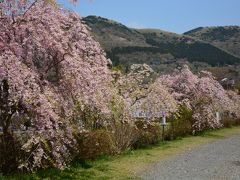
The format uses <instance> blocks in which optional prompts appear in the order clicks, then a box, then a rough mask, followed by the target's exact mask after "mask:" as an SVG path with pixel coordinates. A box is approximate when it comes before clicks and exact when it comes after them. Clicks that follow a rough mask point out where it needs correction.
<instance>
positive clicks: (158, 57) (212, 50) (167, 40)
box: [84, 16, 240, 72]
mask: <svg viewBox="0 0 240 180" xmlns="http://www.w3.org/2000/svg"><path fill="white" fill-rule="evenodd" d="M84 21H85V23H86V24H87V25H88V26H89V27H90V28H91V31H92V33H93V35H94V36H95V38H96V39H97V40H98V41H99V42H100V44H101V45H102V46H103V48H104V49H105V50H106V52H107V55H108V57H109V58H110V59H111V60H112V61H113V64H114V65H122V66H123V67H124V68H125V69H126V70H127V69H128V67H129V65H131V64H133V63H147V64H149V65H151V66H152V68H153V69H155V70H156V71H158V72H161V71H164V72H166V71H171V70H172V69H173V68H176V67H177V66H178V65H179V64H182V63H190V65H193V66H194V67H196V68H199V67H200V68H202V67H208V66H225V65H235V64H239V63H240V59H239V58H238V57H236V56H234V55H232V54H230V53H228V52H226V51H225V50H223V49H221V48H218V47H216V46H214V45H212V44H211V43H208V42H205V41H203V40H198V38H196V37H191V36H190V35H188V33H187V35H180V34H175V33H170V32H165V31H162V30H158V29H131V28H128V27H126V26H124V25H122V24H120V23H118V22H115V21H112V20H108V19H106V18H102V17H97V16H88V17H85V18H84Z"/></svg>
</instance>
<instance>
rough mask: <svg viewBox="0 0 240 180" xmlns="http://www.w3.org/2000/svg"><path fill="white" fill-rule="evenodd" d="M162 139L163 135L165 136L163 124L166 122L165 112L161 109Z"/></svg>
mask: <svg viewBox="0 0 240 180" xmlns="http://www.w3.org/2000/svg"><path fill="white" fill-rule="evenodd" d="M161 125H162V141H164V136H165V134H164V133H165V132H164V131H165V126H166V125H167V123H166V112H165V111H162V123H161Z"/></svg>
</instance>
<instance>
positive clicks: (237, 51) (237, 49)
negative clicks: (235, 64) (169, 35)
mask: <svg viewBox="0 0 240 180" xmlns="http://www.w3.org/2000/svg"><path fill="white" fill-rule="evenodd" d="M184 34H185V35H189V36H192V37H195V38H198V39H201V40H203V41H206V42H209V43H212V44H214V45H215V46H217V47H219V48H222V49H224V50H226V51H228V52H230V53H231V54H233V55H235V56H238V57H240V26H222V27H205V28H203V27H200V28H196V29H193V30H191V31H188V32H186V33H184Z"/></svg>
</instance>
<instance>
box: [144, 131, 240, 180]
mask: <svg viewBox="0 0 240 180" xmlns="http://www.w3.org/2000/svg"><path fill="white" fill-rule="evenodd" d="M141 178H142V179H146V180H161V179H163V180H240V135H237V136H236V135H235V136H233V137H230V138H227V139H220V140H217V141H214V142H212V143H209V144H205V145H202V146H200V147H198V148H195V149H193V150H190V151H187V152H185V153H182V154H180V155H177V156H175V157H173V158H171V159H168V160H165V161H163V162H160V163H157V164H154V165H152V166H151V167H149V169H147V170H146V172H144V173H143V174H142V175H141Z"/></svg>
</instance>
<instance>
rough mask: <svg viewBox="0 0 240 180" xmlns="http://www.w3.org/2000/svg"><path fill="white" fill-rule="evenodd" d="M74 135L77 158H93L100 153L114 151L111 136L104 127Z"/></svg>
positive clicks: (105, 153) (100, 154)
mask: <svg viewBox="0 0 240 180" xmlns="http://www.w3.org/2000/svg"><path fill="white" fill-rule="evenodd" d="M75 137H76V139H77V151H78V155H77V158H81V159H95V158H97V157H99V156H102V155H112V154H115V153H116V148H115V146H114V141H113V136H112V134H111V133H110V132H108V131H106V130H104V129H99V130H93V131H90V132H85V133H79V134H77V135H75Z"/></svg>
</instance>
